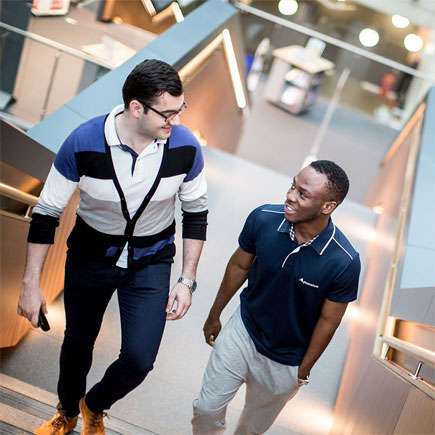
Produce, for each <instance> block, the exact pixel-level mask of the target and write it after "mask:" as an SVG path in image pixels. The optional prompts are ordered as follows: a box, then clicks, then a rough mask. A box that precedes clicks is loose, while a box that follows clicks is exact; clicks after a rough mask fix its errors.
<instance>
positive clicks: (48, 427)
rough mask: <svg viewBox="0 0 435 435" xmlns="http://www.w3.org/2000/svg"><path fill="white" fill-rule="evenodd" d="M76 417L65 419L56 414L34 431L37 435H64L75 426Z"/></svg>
mask: <svg viewBox="0 0 435 435" xmlns="http://www.w3.org/2000/svg"><path fill="white" fill-rule="evenodd" d="M77 420H78V416H76V417H65V416H63V415H60V414H58V413H56V415H55V416H54V417H53V418H52V419H51V420H49V421H47V422H46V423H44V424H43V425H42V426H41V427H39V428H38V429H36V430H35V432H34V433H35V434H37V435H64V434H66V433H68V432H70V431H72V430H73V429H74V428H75V427H76V426H77Z"/></svg>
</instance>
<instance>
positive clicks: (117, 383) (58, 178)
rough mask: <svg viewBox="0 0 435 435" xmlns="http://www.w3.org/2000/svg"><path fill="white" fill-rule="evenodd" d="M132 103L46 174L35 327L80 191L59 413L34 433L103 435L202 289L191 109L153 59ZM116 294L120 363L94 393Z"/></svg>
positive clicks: (31, 308)
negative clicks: (54, 252) (175, 268)
mask: <svg viewBox="0 0 435 435" xmlns="http://www.w3.org/2000/svg"><path fill="white" fill-rule="evenodd" d="M122 93H123V100H124V104H122V105H119V106H117V107H115V108H114V109H113V110H112V111H111V112H110V113H109V114H108V115H103V116H99V117H97V118H94V119H91V120H90V121H88V122H85V123H84V124H82V125H80V126H79V127H78V128H76V129H75V130H74V131H73V132H72V133H71V134H70V135H69V136H68V138H67V139H66V140H65V142H64V144H63V145H62V147H61V149H60V150H59V153H58V154H57V156H56V159H55V161H54V164H53V166H52V168H51V170H50V173H49V175H48V178H47V181H46V183H45V186H44V189H43V191H42V193H41V196H40V199H39V202H38V205H37V206H36V207H35V209H34V212H33V219H32V223H31V226H30V232H29V236H28V242H29V243H28V253H27V265H26V270H25V274H24V280H23V289H22V292H21V296H20V300H19V304H18V314H20V315H22V316H24V317H26V318H27V319H28V320H29V321H30V322H31V323H32V325H33V326H35V327H36V326H37V325H38V313H39V311H40V309H41V310H42V311H43V312H44V313H47V310H46V306H45V298H44V295H43V293H42V291H41V289H40V287H39V280H40V275H41V270H42V266H43V263H44V259H45V257H46V255H47V252H48V249H49V246H50V244H52V243H53V240H54V233H55V228H56V226H57V225H58V222H59V217H60V215H61V214H62V212H63V210H64V209H65V206H66V204H67V202H68V200H69V198H70V197H71V195H72V194H73V192H74V191H75V189H76V188H77V186H78V188H79V190H80V203H79V206H78V209H77V220H76V224H75V227H74V229H73V230H72V232H71V235H70V237H69V239H68V254H67V260H66V267H65V287H64V300H65V312H66V329H65V337H64V341H63V344H62V348H61V354H60V374H59V382H58V394H59V404H58V406H57V413H56V415H55V416H54V417H53V418H52V419H51V420H50V421H49V422H47V423H45V424H44V425H42V426H41V427H40V428H39V429H37V430H36V431H35V433H36V434H64V433H67V432H69V431H71V430H72V429H73V428H74V427H75V426H76V424H77V416H78V414H79V412H81V414H82V418H83V430H82V434H86V435H88V434H103V433H104V424H103V417H104V415H105V413H104V411H105V410H107V409H109V408H110V407H111V406H112V405H113V404H114V403H115V402H116V401H117V400H119V399H121V398H122V397H124V396H125V395H126V394H128V393H129V392H130V391H132V390H133V389H135V388H136V387H137V386H138V385H139V384H140V383H141V382H142V381H143V380H144V379H145V377H146V375H147V374H148V373H149V371H150V370H151V369H152V368H153V364H154V361H155V358H156V355H157V351H158V349H159V346H160V341H161V338H162V334H163V329H164V326H165V322H166V320H176V319H181V318H182V317H183V316H184V315H185V314H186V312H187V310H188V309H189V307H190V304H191V294H192V293H193V291H194V290H195V288H196V281H195V278H196V270H197V265H198V261H199V257H200V254H201V250H202V246H203V243H204V240H205V236H206V226H207V186H206V181H205V177H204V161H203V156H202V152H201V148H200V146H199V144H198V141H197V140H196V139H195V137H194V136H193V134H192V133H191V132H190V130H188V129H187V128H186V127H184V126H182V125H181V124H180V119H179V116H180V114H181V113H182V112H183V111H184V110H185V109H186V108H187V104H186V103H185V101H184V94H183V87H182V84H181V81H180V78H179V76H178V73H177V71H175V70H174V69H173V68H172V67H171V66H170V65H168V64H166V63H165V62H161V61H158V60H146V61H144V62H142V63H140V64H139V65H137V66H136V67H135V68H134V70H133V71H132V72H131V73H130V74H129V76H128V77H127V79H126V81H125V83H124V86H123V90H122ZM176 195H178V197H179V199H180V201H181V208H182V212H183V232H182V237H183V267H182V273H181V276H180V277H179V279H178V281H177V283H176V284H175V286H174V287H173V288H172V291H171V292H170V293H169V280H170V269H171V264H172V263H173V256H174V255H175V245H174V233H175V220H174V212H175V196H176ZM115 290H117V296H118V303H119V310H120V316H121V330H122V343H121V351H120V354H119V358H118V359H117V360H116V361H115V362H113V363H112V364H111V365H110V366H109V367H108V369H107V370H106V372H105V374H104V376H103V377H102V379H101V380H100V382H98V383H97V384H96V385H94V386H93V387H92V388H91V389H90V390H89V391H88V392H87V394H86V376H87V374H88V372H89V370H90V367H91V362H92V351H93V346H94V342H95V339H96V338H97V335H98V332H99V330H100V327H101V323H102V319H103V315H104V312H105V310H106V307H107V304H108V303H109V300H110V298H111V296H112V294H113V293H114V291H115Z"/></svg>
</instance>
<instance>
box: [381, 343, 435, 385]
mask: <svg viewBox="0 0 435 435" xmlns="http://www.w3.org/2000/svg"><path fill="white" fill-rule="evenodd" d="M379 340H380V341H382V343H384V344H386V349H385V352H384V355H383V356H382V359H384V360H387V356H388V352H389V351H390V349H391V348H392V349H395V350H398V351H400V352H403V353H405V354H406V355H408V356H410V357H412V358H414V359H415V360H417V361H418V363H417V367H416V368H415V370H414V373H412V374H411V375H410V376H411V377H412V379H414V380H416V379H418V376H419V374H420V370H421V368H422V366H423V364H427V365H429V366H431V367H435V352H432V351H430V350H428V349H424V348H422V347H420V346H416V345H415V344H412V343H408V342H406V341H403V340H400V339H399V338H396V337H386V336H383V335H380V336H379Z"/></svg>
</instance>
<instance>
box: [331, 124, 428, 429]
mask: <svg viewBox="0 0 435 435" xmlns="http://www.w3.org/2000/svg"><path fill="white" fill-rule="evenodd" d="M411 134H412V133H411V132H409V133H408V134H406V135H405V137H402V140H401V142H400V146H396V147H395V151H394V153H391V155H390V156H389V157H390V158H389V160H388V162H387V163H386V165H385V166H384V167H382V168H381V169H380V171H379V175H378V177H377V178H376V180H375V182H374V183H373V185H372V187H371V190H370V192H369V195H368V199H367V203H368V205H369V206H375V205H378V204H382V205H383V207H384V213H383V214H382V215H380V216H379V220H378V225H377V233H378V236H377V238H376V240H375V241H374V242H373V243H372V244H371V246H370V248H369V252H368V264H367V270H366V277H365V280H364V287H363V291H362V296H361V300H360V303H359V311H360V316H359V317H358V319H356V320H355V321H354V322H353V325H352V332H351V340H350V346H349V351H348V357H347V360H346V364H345V367H344V370H343V376H342V382H341V385H340V388H339V392H338V396H337V402H336V407H335V411H334V423H333V428H332V431H331V433H332V434H381V433H382V434H390V433H396V431H397V433H408V434H419V433H434V412H433V410H434V408H433V398H432V397H429V396H428V395H426V394H425V393H422V392H420V391H419V390H418V389H416V387H415V386H414V385H412V384H411V383H409V382H407V381H406V380H405V379H404V378H402V377H400V376H398V375H397V374H395V373H393V372H392V371H391V370H390V369H389V368H387V366H385V365H384V364H382V363H381V362H379V361H378V360H377V359H375V358H374V357H373V356H372V354H373V347H374V342H375V340H376V331H377V323H378V319H379V314H380V308H381V304H382V297H383V293H384V288H385V283H386V280H387V275H388V271H389V267H390V263H391V258H392V254H393V248H394V240H395V236H396V231H397V224H398V220H397V217H398V214H399V207H400V198H401V194H402V186H403V181H404V174H405V169H406V164H407V160H408V153H409V149H410V142H411V141H410V135H411ZM417 407H418V411H417ZM417 415H418V421H417V418H416V416H417ZM428 430H429V432H427V431H428Z"/></svg>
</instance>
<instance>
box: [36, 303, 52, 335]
mask: <svg viewBox="0 0 435 435" xmlns="http://www.w3.org/2000/svg"><path fill="white" fill-rule="evenodd" d="M38 326H39V327H40V328H41V329H42V330H43V331H49V330H50V324H49V323H48V320H47V317H45V314H44V313H43V312H42V308H40V309H39V317H38Z"/></svg>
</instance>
